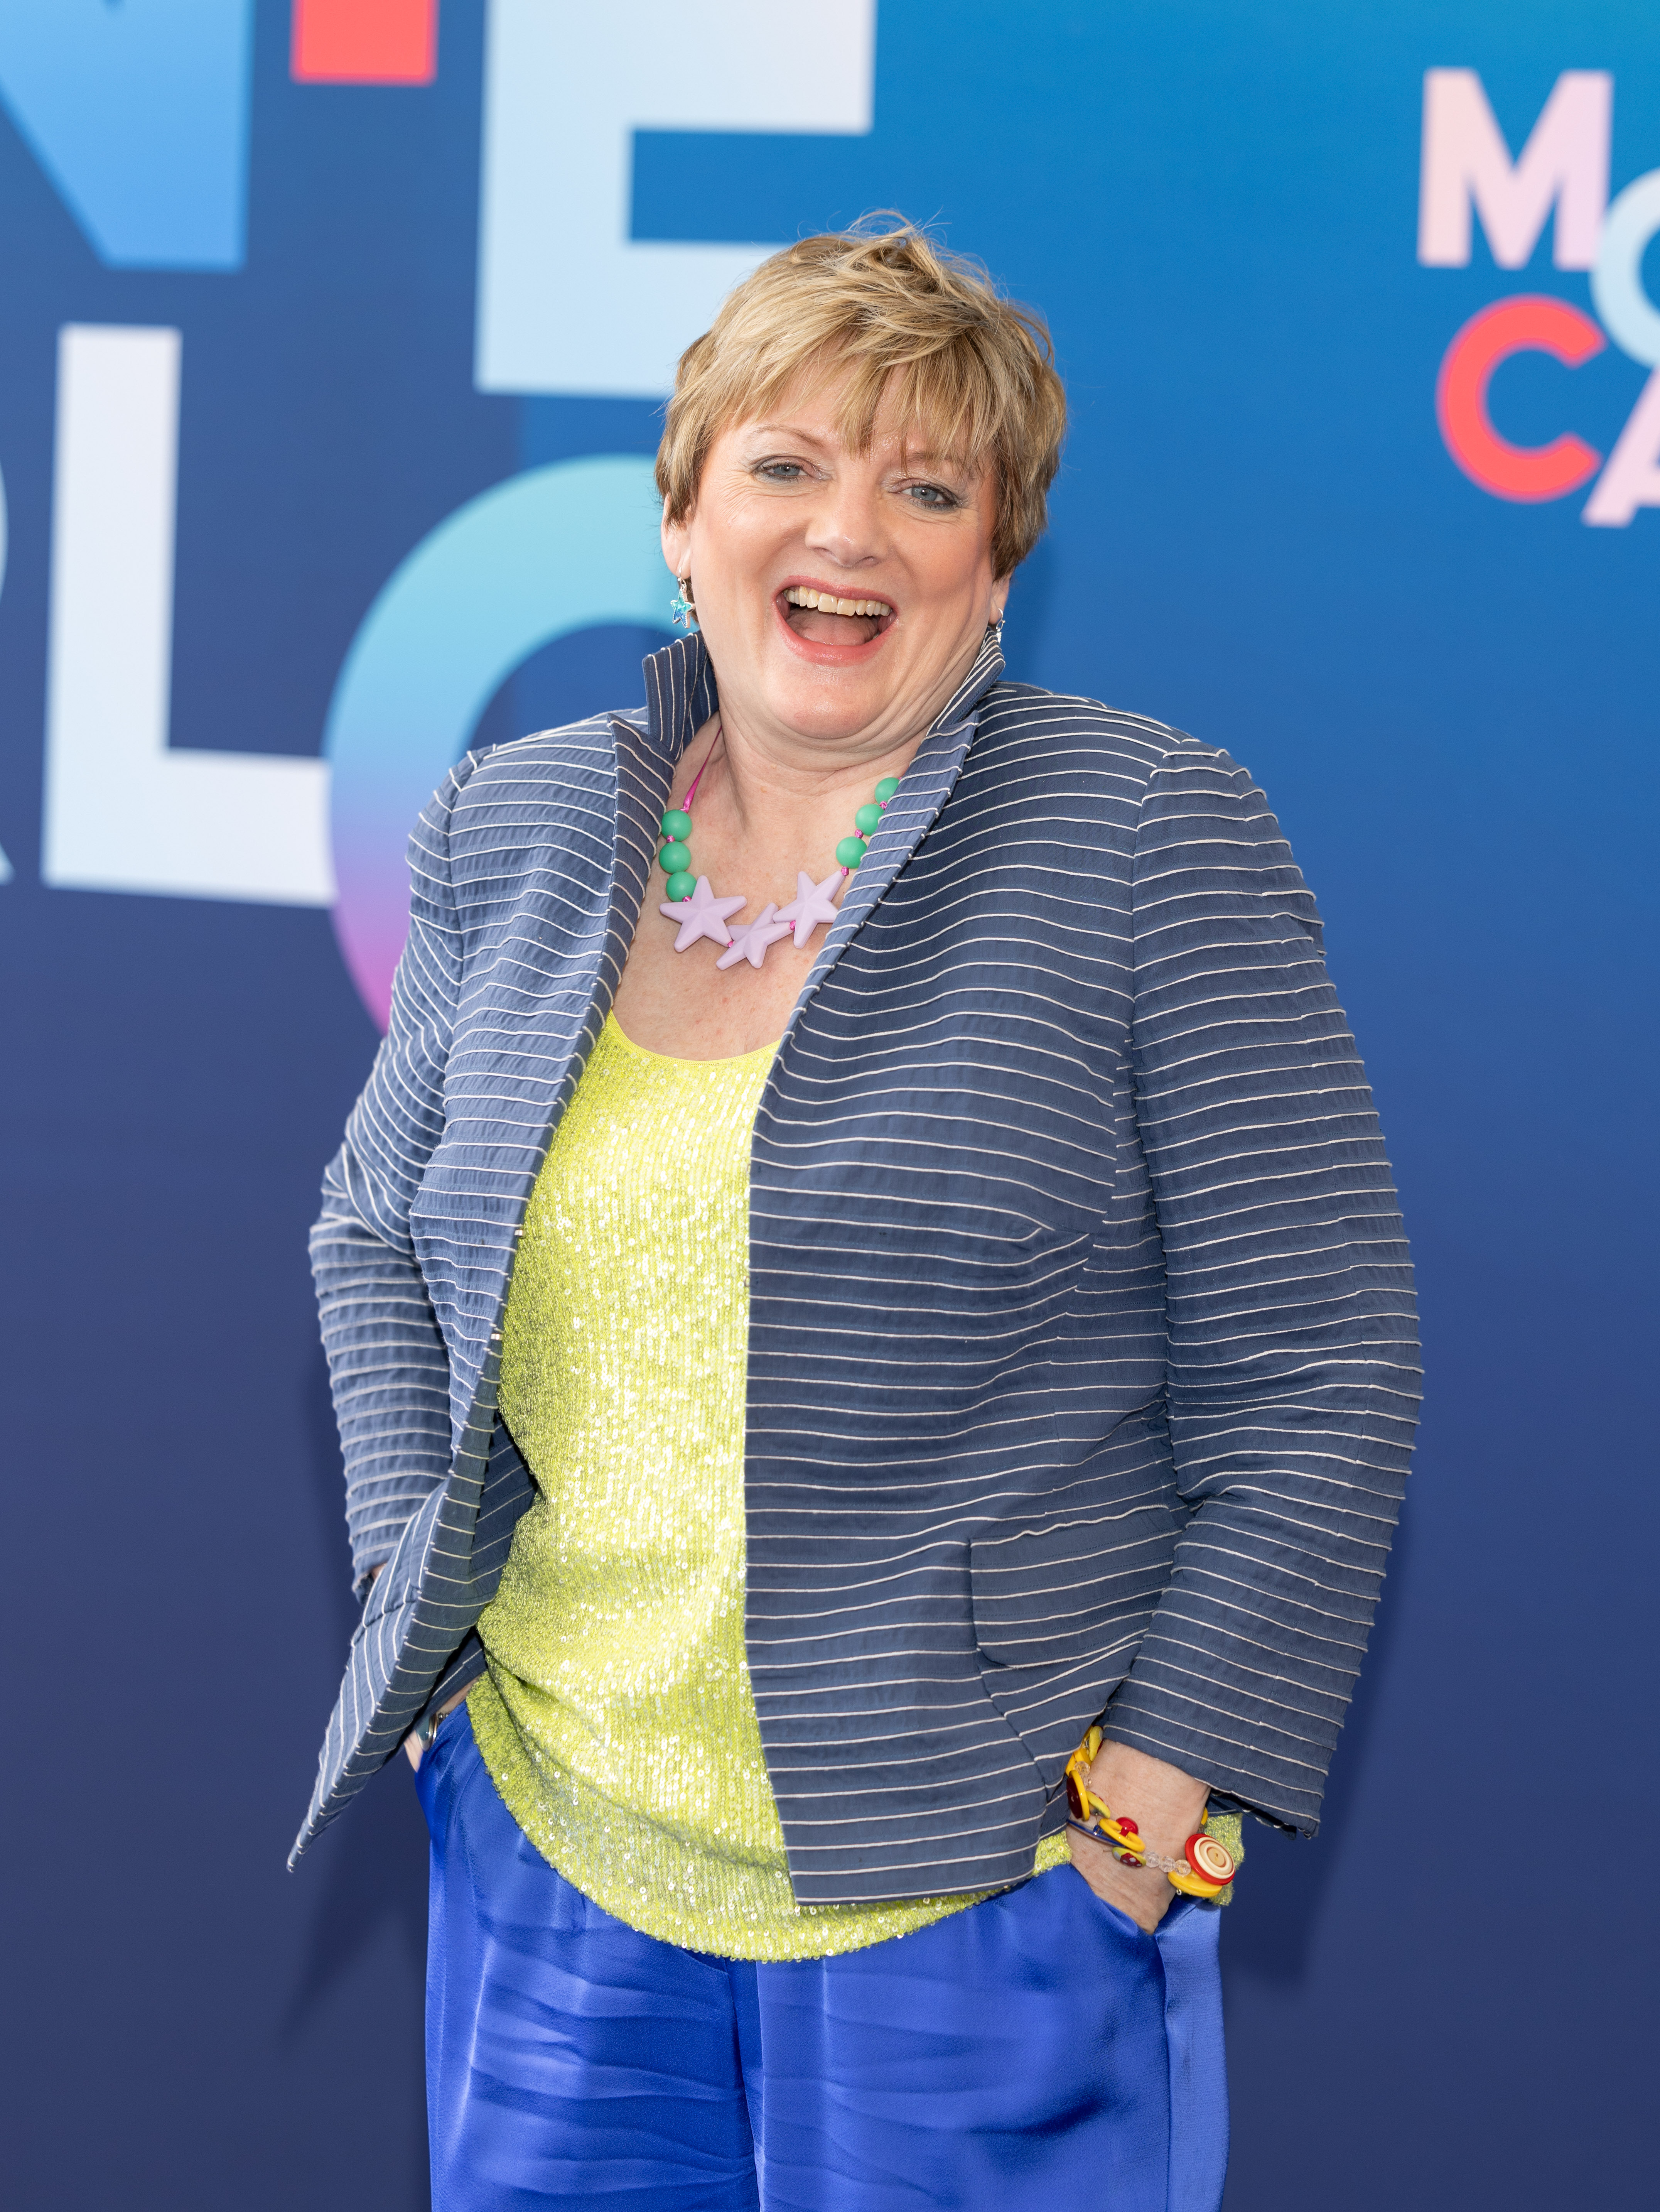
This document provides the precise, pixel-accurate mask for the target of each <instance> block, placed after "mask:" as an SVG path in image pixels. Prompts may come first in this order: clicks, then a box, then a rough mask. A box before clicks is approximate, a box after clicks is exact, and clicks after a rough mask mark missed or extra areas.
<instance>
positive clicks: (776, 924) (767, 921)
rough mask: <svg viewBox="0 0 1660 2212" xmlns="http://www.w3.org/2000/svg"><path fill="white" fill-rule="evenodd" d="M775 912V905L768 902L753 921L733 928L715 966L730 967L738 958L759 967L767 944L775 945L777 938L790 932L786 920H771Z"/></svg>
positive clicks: (776, 909)
mask: <svg viewBox="0 0 1660 2212" xmlns="http://www.w3.org/2000/svg"><path fill="white" fill-rule="evenodd" d="M777 912H778V908H777V907H775V906H773V905H772V904H770V903H769V904H767V905H766V906H764V907H763V908H761V910H760V913H759V914H758V915H756V916H755V918H754V921H749V922H746V923H745V924H744V926H743V927H742V929H737V930H734V931H733V933H732V942H731V943H730V945H728V946H727V948H726V950H725V951H724V952H723V953H722V954H721V956H720V957H719V959H718V960H717V961H716V963H715V965H716V967H717V968H730V967H733V966H735V965H736V963H737V962H738V961H740V960H747V961H748V963H749V965H750V966H751V967H752V968H759V967H760V963H761V962H762V961H763V960H765V959H766V948H767V946H768V945H776V944H777V943H778V941H779V938H781V937H788V936H789V934H790V925H789V923H788V922H787V921H773V919H772V917H773V915H775V914H776V913H777Z"/></svg>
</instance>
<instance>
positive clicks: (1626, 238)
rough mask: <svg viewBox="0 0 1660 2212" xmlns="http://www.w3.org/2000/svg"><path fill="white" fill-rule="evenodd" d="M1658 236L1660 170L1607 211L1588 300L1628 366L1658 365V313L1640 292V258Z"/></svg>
mask: <svg viewBox="0 0 1660 2212" xmlns="http://www.w3.org/2000/svg"><path fill="white" fill-rule="evenodd" d="M1657 232H1660V169H1651V170H1650V171H1649V173H1648V174H1647V175H1646V176H1643V177H1638V178H1635V179H1633V182H1632V183H1630V184H1628V185H1627V186H1626V189H1625V190H1624V191H1622V192H1621V195H1620V197H1619V198H1618V199H1617V200H1615V203H1614V205H1613V206H1612V207H1611V208H1610V209H1609V212H1608V219H1607V221H1606V222H1604V224H1603V226H1602V247H1601V250H1600V251H1599V252H1598V253H1597V256H1596V267H1595V268H1594V269H1593V270H1591V272H1590V296H1591V300H1592V301H1593V303H1594V305H1595V307H1596V312H1597V313H1598V314H1599V315H1600V316H1601V317H1602V322H1603V325H1604V326H1605V327H1606V329H1607V331H1608V333H1609V337H1611V338H1612V339H1613V340H1614V343H1615V345H1617V346H1618V347H1619V348H1620V349H1621V351H1622V352H1624V353H1628V354H1629V355H1630V356H1631V357H1632V359H1633V361H1640V362H1645V364H1646V365H1647V366H1648V367H1649V368H1655V367H1656V366H1657V365H1660V307H1656V306H1655V304H1654V302H1653V301H1652V300H1651V299H1650V297H1649V295H1648V294H1647V293H1646V292H1645V290H1644V289H1643V256H1644V254H1645V252H1647V251H1648V247H1649V242H1650V240H1651V239H1652V238H1653V237H1654V236H1655V234H1656V233H1657Z"/></svg>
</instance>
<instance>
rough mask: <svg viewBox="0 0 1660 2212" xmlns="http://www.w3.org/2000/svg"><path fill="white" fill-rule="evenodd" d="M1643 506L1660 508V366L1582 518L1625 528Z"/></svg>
mask: <svg viewBox="0 0 1660 2212" xmlns="http://www.w3.org/2000/svg"><path fill="white" fill-rule="evenodd" d="M1639 507H1660V368H1657V369H1656V370H1655V372H1654V374H1652V375H1651V377H1650V379H1649V380H1648V382H1647V383H1646V384H1645V386H1643V389H1642V391H1641V392H1640V393H1639V396H1638V401H1637V404H1636V406H1635V407H1633V409H1632V410H1631V413H1630V415H1629V416H1627V420H1626V427H1625V428H1624V429H1623V430H1622V431H1621V433H1620V435H1619V438H1618V440H1617V441H1616V442H1615V448H1614V451H1613V452H1612V453H1610V454H1609V458H1608V464H1607V466H1606V467H1605V468H1604V469H1603V471H1602V475H1601V476H1600V477H1597V479H1596V483H1595V485H1594V486H1593V487H1592V490H1591V495H1590V498H1589V499H1588V500H1587V501H1585V510H1584V513H1583V514H1582V515H1581V516H1580V518H1579V519H1580V520H1581V521H1582V522H1590V523H1600V524H1601V525H1602V526H1603V528H1605V529H1613V530H1621V529H1623V528H1624V527H1625V526H1626V524H1627V523H1628V522H1629V521H1630V520H1632V518H1633V515H1635V513H1637V510H1638V508H1639Z"/></svg>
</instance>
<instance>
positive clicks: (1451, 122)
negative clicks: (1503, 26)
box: [1418, 69, 1614, 269]
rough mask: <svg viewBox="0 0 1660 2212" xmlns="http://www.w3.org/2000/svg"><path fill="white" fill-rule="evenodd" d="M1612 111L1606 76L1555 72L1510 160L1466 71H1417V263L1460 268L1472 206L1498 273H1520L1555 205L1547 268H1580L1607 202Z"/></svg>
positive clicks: (1592, 248) (1592, 249)
mask: <svg viewBox="0 0 1660 2212" xmlns="http://www.w3.org/2000/svg"><path fill="white" fill-rule="evenodd" d="M1613 113H1614V79H1613V78H1612V77H1611V76H1609V73H1608V71H1607V70H1563V72H1562V74H1561V75H1560V76H1559V77H1558V78H1557V80H1556V82H1555V84H1554V87H1553V88H1552V90H1551V95H1550V98H1549V99H1548V100H1547V101H1546V102H1545V104H1544V106H1543V107H1542V109H1541V110H1540V113H1539V120H1538V121H1537V122H1536V124H1535V125H1534V126H1533V131H1532V133H1531V135H1530V137H1529V139H1528V143H1527V144H1526V145H1525V146H1524V148H1523V149H1522V155H1521V159H1520V160H1519V161H1515V162H1512V160H1511V158H1510V149H1509V148H1508V146H1506V143H1505V139H1504V133H1503V132H1502V131H1500V130H1499V125H1498V124H1497V123H1496V122H1495V121H1494V120H1493V110H1492V108H1491V107H1489V106H1488V105H1487V94H1486V92H1485V91H1484V90H1483V89H1482V86H1481V78H1480V77H1479V76H1477V75H1476V74H1475V70H1467V69H1433V70H1425V71H1424V143H1423V155H1422V167H1421V172H1420V179H1419V191H1418V258H1419V260H1420V261H1421V262H1424V263H1425V264H1427V265H1428V266H1429V267H1430V268H1433V269H1462V268H1463V267H1464V265H1465V264H1466V263H1468V261H1469V243H1470V240H1469V210H1470V203H1471V202H1472V201H1474V202H1475V208H1476V210H1477V212H1478V213H1479V214H1480V216H1481V228H1482V229H1483V230H1485V231H1486V233H1487V244H1488V245H1489V246H1491V247H1492V248H1493V259H1494V260H1495V261H1496V262H1497V263H1498V264H1499V267H1500V268H1501V269H1521V268H1524V267H1525V266H1526V264H1527V261H1528V258H1529V257H1530V254H1531V253H1532V252H1533V249H1534V247H1535V246H1536V244H1537V243H1538V240H1539V234H1540V232H1541V231H1542V229H1543V228H1544V227H1545V218H1546V217H1547V216H1548V215H1549V213H1550V210H1551V207H1552V204H1554V205H1555V209H1556V237H1555V243H1554V252H1553V256H1552V258H1554V261H1555V264H1556V266H1557V267H1558V268H1559V269H1589V268H1590V266H1591V264H1593V263H1594V262H1595V260H1596V246H1597V240H1598V238H1599V236H1600V234H1601V232H1602V210H1603V209H1604V208H1605V207H1606V206H1607V204H1608V197H1609V125H1610V123H1611V120H1612V118H1613Z"/></svg>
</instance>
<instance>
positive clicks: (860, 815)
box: [853, 799, 881, 837]
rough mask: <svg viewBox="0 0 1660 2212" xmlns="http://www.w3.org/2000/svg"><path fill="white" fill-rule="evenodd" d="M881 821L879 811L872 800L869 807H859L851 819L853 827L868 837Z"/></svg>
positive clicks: (878, 807) (879, 808)
mask: <svg viewBox="0 0 1660 2212" xmlns="http://www.w3.org/2000/svg"><path fill="white" fill-rule="evenodd" d="M880 821H881V807H880V806H878V805H876V804H875V800H874V799H873V800H872V801H871V802H870V804H869V805H867V806H861V807H860V809H859V811H858V812H857V814H856V815H855V816H854V817H853V826H854V828H855V829H859V830H862V831H863V834H864V836H867V837H868V836H869V835H870V832H871V831H872V830H873V829H875V826H876V824H877V823H878V822H880Z"/></svg>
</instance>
